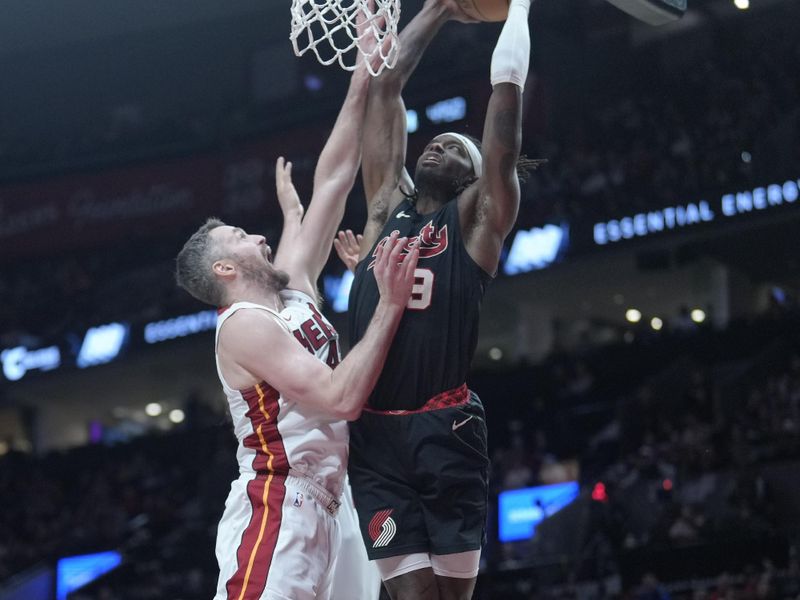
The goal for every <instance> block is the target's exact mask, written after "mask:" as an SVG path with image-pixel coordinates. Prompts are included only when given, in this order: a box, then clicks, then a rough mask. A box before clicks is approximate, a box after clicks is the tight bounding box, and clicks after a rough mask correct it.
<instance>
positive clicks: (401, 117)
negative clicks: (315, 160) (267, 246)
mask: <svg viewBox="0 0 800 600" xmlns="http://www.w3.org/2000/svg"><path fill="white" fill-rule="evenodd" d="M453 14H456V13H455V12H454V10H453V6H452V3H451V2H446V1H443V0H426V2H425V5H424V6H423V8H422V10H421V11H420V12H419V13H417V14H416V15H415V16H414V18H413V19H411V22H410V23H409V24H408V25H407V26H406V27H405V29H403V31H402V32H401V33H400V55H399V57H398V59H397V64H396V65H395V68H394V69H391V70H390V69H386V70H384V71H383V72H382V73H381V74H380V75H379V76H378V77H375V78H374V79H373V81H372V82H371V83H370V87H369V98H368V101H367V116H366V122H365V129H366V131H368V132H369V135H368V136H367V137H366V139H365V140H364V161H363V165H362V169H361V173H362V176H363V180H364V192H365V194H366V197H367V223H366V225H365V227H364V244H363V245H362V246H361V258H363V257H364V256H365V255H366V253H367V252H369V251H370V250H371V249H372V246H373V245H374V244H375V241H376V240H377V237H378V235H380V232H381V229H382V228H383V226H384V224H385V223H386V221H387V219H388V217H389V215H390V214H391V212H392V211H393V210H394V209H395V208H396V207H397V205H398V204H399V203H400V202H401V201H402V200H403V195H402V193H401V192H400V190H399V187H400V186H401V185H402V186H403V188H405V189H407V190H408V191H411V190H413V188H414V184H413V182H412V181H411V177H409V175H408V172H407V171H406V169H405V160H406V145H407V133H406V107H405V104H404V103H403V98H402V95H401V94H402V92H403V88H404V87H405V85H406V82H407V81H408V79H409V78H410V77H411V74H412V73H413V72H414V69H416V67H417V64H418V63H419V60H420V58H422V54H423V53H424V52H425V49H426V48H427V47H428V44H430V42H431V40H432V39H433V37H434V36H435V35H436V33H437V32H438V31H439V29H440V28H441V27H442V25H443V24H444V23H445V22H446V21H447V20H448V19H450V18H451V16H452V15H453Z"/></svg>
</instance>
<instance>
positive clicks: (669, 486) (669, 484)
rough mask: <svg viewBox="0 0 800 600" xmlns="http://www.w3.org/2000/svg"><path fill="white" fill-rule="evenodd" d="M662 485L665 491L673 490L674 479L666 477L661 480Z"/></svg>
mask: <svg viewBox="0 0 800 600" xmlns="http://www.w3.org/2000/svg"><path fill="white" fill-rule="evenodd" d="M661 487H662V489H663V490H664V491H665V492H671V491H672V480H671V479H665V480H664V481H662V482H661Z"/></svg>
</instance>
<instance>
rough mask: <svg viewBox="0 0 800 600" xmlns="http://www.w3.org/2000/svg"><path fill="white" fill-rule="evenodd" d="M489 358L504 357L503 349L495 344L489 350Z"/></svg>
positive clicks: (498, 358)
mask: <svg viewBox="0 0 800 600" xmlns="http://www.w3.org/2000/svg"><path fill="white" fill-rule="evenodd" d="M489 358H491V359H492V360H500V359H501V358H503V351H502V350H501V349H500V348H498V347H497V346H495V347H494V348H492V349H490V350H489Z"/></svg>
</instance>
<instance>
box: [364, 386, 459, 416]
mask: <svg viewBox="0 0 800 600" xmlns="http://www.w3.org/2000/svg"><path fill="white" fill-rule="evenodd" d="M467 402H469V389H468V388H467V384H466V383H464V384H462V385H460V386H459V387H457V388H453V389H452V390H447V391H444V392H442V393H441V394H437V395H436V396H434V397H433V398H431V399H430V400H428V401H427V402H426V403H425V404H424V405H423V406H421V407H420V408H417V409H415V410H375V409H374V408H369V407H368V406H365V407H364V410H365V411H366V412H369V413H378V414H381V415H415V414H418V413H424V412H430V411H432V410H440V409H442V408H451V407H453V406H460V405H462V404H466V403H467Z"/></svg>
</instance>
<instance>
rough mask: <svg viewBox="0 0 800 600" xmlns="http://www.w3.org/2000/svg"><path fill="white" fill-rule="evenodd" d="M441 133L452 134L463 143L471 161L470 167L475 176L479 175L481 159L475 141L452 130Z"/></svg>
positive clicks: (481, 166)
mask: <svg viewBox="0 0 800 600" xmlns="http://www.w3.org/2000/svg"><path fill="white" fill-rule="evenodd" d="M441 135H449V136H452V137H454V138H456V139H457V140H458V141H459V142H461V143H462V144H463V146H464V149H465V150H466V151H467V154H469V158H470V160H471V161H472V168H473V169H474V171H475V177H480V176H481V174H482V173H483V159H482V158H481V152H480V150H478V147H477V146H476V145H475V142H473V141H472V140H471V139H469V138H468V137H467V136H465V135H461V134H460V133H455V132H452V131H448V132H447V133H443V134H441ZM441 135H437V136H436V137H441Z"/></svg>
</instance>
